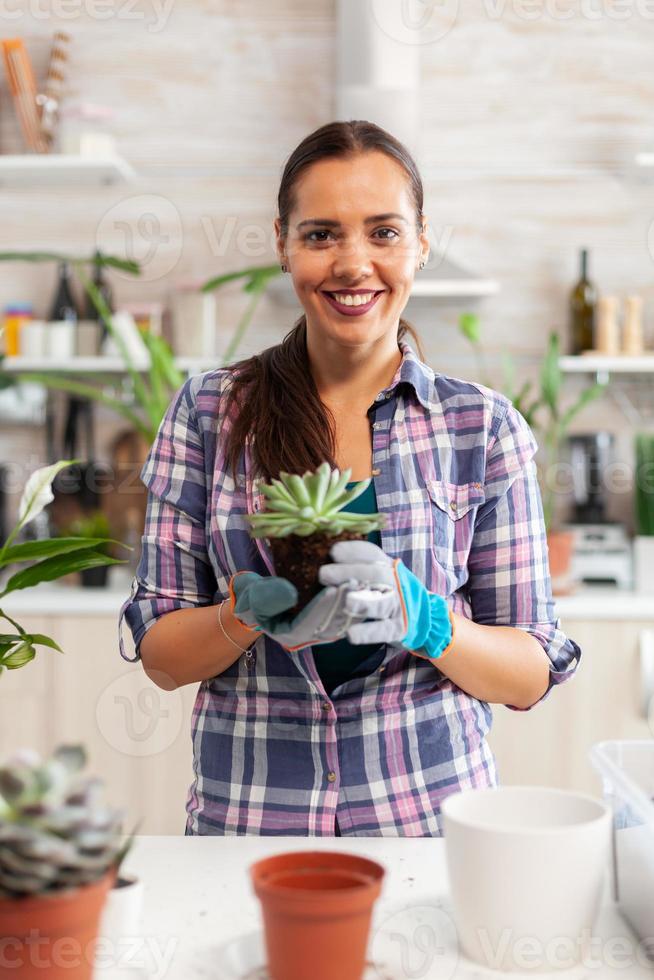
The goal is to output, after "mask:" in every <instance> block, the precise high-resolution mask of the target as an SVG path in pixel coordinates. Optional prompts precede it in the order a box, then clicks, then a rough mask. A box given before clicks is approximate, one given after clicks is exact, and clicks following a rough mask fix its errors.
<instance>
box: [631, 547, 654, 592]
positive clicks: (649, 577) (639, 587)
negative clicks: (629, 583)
mask: <svg viewBox="0 0 654 980" xmlns="http://www.w3.org/2000/svg"><path fill="white" fill-rule="evenodd" d="M634 588H635V589H636V592H645V593H648V594H649V595H652V594H653V593H654V535H653V534H649V535H646V534H638V535H637V536H636V537H635V538H634Z"/></svg>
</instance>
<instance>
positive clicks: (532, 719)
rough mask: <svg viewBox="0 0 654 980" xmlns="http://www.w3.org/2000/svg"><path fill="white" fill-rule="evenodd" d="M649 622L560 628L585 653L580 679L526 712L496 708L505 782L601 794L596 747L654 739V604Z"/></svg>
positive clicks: (580, 622) (494, 739) (571, 622)
mask: <svg viewBox="0 0 654 980" xmlns="http://www.w3.org/2000/svg"><path fill="white" fill-rule="evenodd" d="M652 607H653V608H652V617H651V618H650V619H634V620H627V619H622V618H620V616H621V612H620V606H619V600H617V599H616V600H614V603H613V605H612V610H613V612H614V615H615V618H611V619H600V620H599V621H598V620H596V619H594V620H589V619H573V618H567V619H565V618H563V617H562V620H561V622H562V627H563V629H564V631H565V632H566V634H567V635H568V636H570V637H571V638H572V639H573V640H575V641H576V642H577V643H578V644H579V646H580V647H581V649H582V657H581V663H580V666H579V669H578V670H577V673H576V675H575V676H574V677H572V678H571V679H570V680H569V681H566V682H565V683H564V684H561V685H559V686H558V687H557V688H555V689H554V690H553V691H551V692H550V694H549V695H548V697H547V698H546V699H545V700H544V701H543V702H542V703H541V704H537V705H535V706H534V707H533V708H532V709H531V710H529V711H526V712H519V711H511V710H509V709H508V708H506V707H504V706H503V705H493V729H492V732H491V735H490V737H489V743H490V745H491V746H492V748H493V751H494V752H495V757H496V760H497V764H498V770H499V775H500V780H501V782H503V783H538V784H540V785H543V786H559V787H562V788H566V789H576V790H581V791H583V792H587V793H592V794H593V795H597V796H599V795H601V783H600V780H599V777H598V776H597V774H596V773H595V770H594V769H593V768H592V767H591V764H590V762H589V760H588V751H589V749H590V747H591V745H592V744H593V743H594V742H599V741H602V740H603V739H607V738H652V737H654V700H652V699H650V701H651V703H650V705H649V719H648V717H647V714H646V712H645V709H644V707H643V700H644V699H645V698H646V694H645V687H646V684H645V681H646V673H647V671H646V668H647V666H648V660H649V655H650V654H649V651H650V650H651V649H653V644H654V601H653V602H652Z"/></svg>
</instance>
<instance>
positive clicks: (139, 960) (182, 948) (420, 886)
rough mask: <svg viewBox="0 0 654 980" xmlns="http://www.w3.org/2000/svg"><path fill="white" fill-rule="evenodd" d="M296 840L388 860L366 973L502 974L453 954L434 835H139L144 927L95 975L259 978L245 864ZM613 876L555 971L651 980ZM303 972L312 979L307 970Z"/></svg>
mask: <svg viewBox="0 0 654 980" xmlns="http://www.w3.org/2000/svg"><path fill="white" fill-rule="evenodd" d="M297 850H337V851H346V852H351V853H356V854H361V855H363V856H365V857H370V858H372V859H374V860H376V861H379V862H380V863H381V864H382V865H384V867H385V868H386V877H385V879H384V883H383V887H382V893H381V896H380V898H379V899H378V901H377V903H376V905H375V907H374V912H373V919H372V925H371V931H370V938H369V944H368V959H369V961H371V962H372V963H373V964H375V967H376V968H375V969H374V970H369V971H368V973H367V974H366V977H368V974H370V977H374V978H375V980H408V978H410V977H420V978H422V980H435V978H436V977H438V978H439V980H451V978H456V980H481V978H488V977H496V978H498V977H503V976H505V974H500V973H498V972H495V971H492V970H489V969H486V968H482V967H478V966H475V965H474V964H471V963H469V961H467V960H466V959H465V958H464V957H463V956H462V955H461V954H460V953H459V950H458V945H457V939H456V927H455V925H454V922H453V919H452V915H451V905H450V901H449V895H448V887H449V885H448V876H447V868H446V862H445V840H444V838H442V837H441V838H425V837H417V838H416V837H413V838H411V837H409V838H407V837H404V838H382V837H376V838H361V837H358V838H351V837H350V838H331V837H329V838H328V837H308V838H307V837H302V838H300V837H280V838H277V837H275V838H271V837H183V836H178V837H148V836H141V837H137V838H136V841H135V844H134V847H133V849H132V851H131V852H130V853H129V854H128V856H127V858H126V860H125V864H124V871H125V872H132V873H135V874H137V875H138V876H139V877H140V878H141V880H142V881H143V882H144V884H145V896H144V908H143V916H142V921H141V928H140V929H139V930H138V935H136V936H135V937H133V938H131V939H129V940H124V941H121V942H119V943H116V944H114V946H113V948H114V949H115V950H116V952H117V955H118V956H119V958H120V956H124V959H125V962H124V964H123V966H122V968H120V969H119V968H118V966H117V965H116V964H115V963H114V965H111V964H110V963H109V954H108V953H107V956H106V959H105V960H104V962H103V961H100V963H101V968H100V969H96V980H126V978H128V977H129V978H136V977H141V978H143V977H148V978H155V977H157V978H165V980H191V978H192V980H201V978H203V977H205V978H216V980H241V978H243V977H244V976H245V974H247V975H248V977H250V978H251V980H254V977H255V976H256V977H259V974H258V973H250V969H251V967H252V966H255V967H256V966H258V965H259V963H258V960H259V957H258V954H257V953H256V948H257V945H258V941H259V937H260V931H261V925H262V923H261V918H260V905H259V902H258V900H257V898H256V896H255V895H254V892H253V891H252V888H251V885H250V879H249V874H248V868H249V866H250V865H251V864H252V863H253V862H254V861H256V860H258V859H259V858H261V857H265V856H267V855H270V854H276V853H282V852H285V851H297ZM609 877H610V876H609V875H608V874H607V876H606V882H605V885H606V887H605V896H604V902H603V905H602V909H601V911H600V914H599V917H598V920H597V924H596V926H595V929H594V930H593V944H592V947H591V954H590V957H591V958H590V960H589V961H588V962H587V963H586V965H585V966H582V967H580V968H576V969H573V970H566V971H563V972H560V973H558V974H557V977H558V978H559V980H572V978H573V977H574V980H577V978H579V977H583V976H589V977H595V978H605V977H608V976H609V975H611V976H614V975H616V974H618V973H620V974H621V975H622V977H625V978H628V980H645V978H647V980H652V976H653V972H652V966H651V965H650V966H648V965H647V964H646V963H645V964H644V963H643V955H642V950H640V947H639V946H638V941H637V939H636V937H635V936H634V934H633V933H632V931H631V929H630V927H629V926H628V925H627V924H626V922H625V921H624V920H623V919H622V917H621V915H620V913H619V911H618V910H617V907H616V906H615V904H614V903H613V902H612V901H611V897H610V893H609ZM239 937H247V938H244V939H243V943H242V947H243V948H244V949H245V950H246V951H249V955H250V956H251V957H252V960H254V963H250V964H248V969H247V970H246V971H245V972H244V971H242V970H240V969H239V970H236V969H234V967H233V965H232V966H230V965H229V964H230V962H231V963H232V964H233V960H234V948H235V946H236V944H237V942H238V940H239ZM595 937H597V938H595ZM239 945H241V944H240V943H239ZM230 948H231V954H230ZM128 950H129V956H130V958H131V962H130V963H129V967H128V966H127V962H128V959H127V952H128ZM398 958H399V959H398ZM398 964H399V966H398ZM527 975H530V976H532V977H533V976H534V973H533V970H532V972H531V973H528V971H527V972H525V973H524V974H523V973H521V972H520V973H511V974H506V977H507V978H512V980H517V978H522V977H523V976H527ZM538 976H539V977H540V978H542V977H543V976H547V977H551V976H552V974H551V973H547V974H543V973H539V974H538ZM307 980H311V975H310V971H308V973H307Z"/></svg>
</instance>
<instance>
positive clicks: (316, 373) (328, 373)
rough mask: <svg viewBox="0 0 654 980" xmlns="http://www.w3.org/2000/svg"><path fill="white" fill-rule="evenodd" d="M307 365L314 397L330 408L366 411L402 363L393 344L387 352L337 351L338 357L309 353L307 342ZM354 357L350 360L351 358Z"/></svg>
mask: <svg viewBox="0 0 654 980" xmlns="http://www.w3.org/2000/svg"><path fill="white" fill-rule="evenodd" d="M307 350H308V354H309V365H310V369H311V374H312V375H313V379H314V382H315V384H316V388H317V389H318V394H319V395H320V398H321V400H322V401H323V402H325V403H326V404H329V405H333V406H337V407H338V406H342V407H344V408H345V407H350V406H354V405H358V404H364V403H365V405H366V407H367V406H368V405H369V404H370V403H371V402H372V401H373V400H374V399H375V397H376V395H377V394H378V392H380V391H381V390H382V389H384V388H386V387H388V385H389V384H390V383H391V381H392V380H393V378H394V377H395V374H396V372H397V370H398V368H399V366H400V364H401V363H402V351H401V350H399V349H398V346H397V342H396V341H394V347H393V348H392V349H391V350H390V351H385V350H378V351H377V350H373V351H372V352H369V353H366V354H364V355H363V356H362V355H361V352H360V351H352V350H347V351H345V352H344V351H343V348H342V347H341V348H339V353H338V355H337V356H334V353H333V352H322V351H318V352H316V351H313V350H312V348H311V347H310V345H309V340H308V338H307ZM352 355H354V356H352Z"/></svg>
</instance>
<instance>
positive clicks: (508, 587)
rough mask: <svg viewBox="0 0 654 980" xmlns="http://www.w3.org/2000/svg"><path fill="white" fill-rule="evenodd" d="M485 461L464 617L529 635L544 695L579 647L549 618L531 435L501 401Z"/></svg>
mask: <svg viewBox="0 0 654 980" xmlns="http://www.w3.org/2000/svg"><path fill="white" fill-rule="evenodd" d="M503 402H504V404H503V408H502V409H501V411H500V413H499V418H498V421H497V422H496V424H495V425H494V426H493V430H492V433H491V436H490V439H489V444H488V448H487V456H486V485H485V500H484V502H483V503H482V504H481V506H480V507H479V509H478V511H477V516H476V521H475V529H474V534H473V540H472V545H471V549H470V554H469V558H468V570H469V579H468V583H467V587H468V598H469V601H470V606H471V612H472V618H473V620H474V621H475V622H476V623H481V624H482V625H485V626H513V627H515V628H516V629H521V630H524V631H525V632H527V633H531V635H532V636H533V637H535V638H536V639H537V640H538V642H539V643H540V644H541V646H542V647H543V649H544V651H545V653H546V654H547V656H548V657H549V660H550V676H549V683H548V686H547V690H546V691H545V693H544V694H543V695H542V696H541V697H540V698H539V699H538V700H537V701H535V702H534V703H533V704H532V705H529V707H527V708H518V707H516V706H515V705H511V704H509V705H507V707H508V708H511V709H512V710H513V711H530V710H531V708H533V707H534V706H535V705H536V704H539V703H540V702H541V701H542V700H543V699H544V698H546V697H547V696H548V695H549V693H550V691H551V690H552V688H553V687H554V685H555V684H560V683H562V682H563V681H566V680H569V679H570V678H571V677H572V676H573V675H574V673H575V671H576V670H577V667H578V665H579V661H580V658H581V649H580V648H579V646H578V645H577V644H576V643H575V642H574V641H573V640H571V639H569V638H568V637H567V636H566V635H565V634H564V632H563V631H562V630H561V625H560V619H557V618H555V615H554V600H553V598H552V585H551V579H550V571H549V559H548V550H547V536H546V531H545V523H544V519H543V506H542V501H541V494H540V488H539V485H538V479H537V469H536V461H535V458H534V457H535V454H536V452H537V449H538V445H537V443H536V440H535V439H534V436H533V433H532V431H531V429H530V427H529V425H528V424H527V422H526V421H525V419H524V418H523V416H522V415H521V414H520V412H518V411H517V409H516V408H515V407H514V406H513V405H512V404H511V402H509V401H508V400H506V401H504V400H503Z"/></svg>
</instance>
